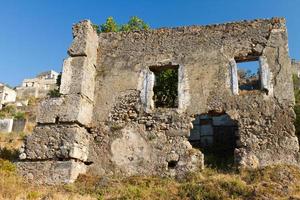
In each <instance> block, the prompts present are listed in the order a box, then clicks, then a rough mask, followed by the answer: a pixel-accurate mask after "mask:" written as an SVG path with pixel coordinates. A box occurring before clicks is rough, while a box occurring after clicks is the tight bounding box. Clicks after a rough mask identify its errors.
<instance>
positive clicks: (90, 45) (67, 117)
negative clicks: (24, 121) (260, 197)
mask: <svg viewBox="0 0 300 200" xmlns="http://www.w3.org/2000/svg"><path fill="white" fill-rule="evenodd" d="M73 35H74V40H73V43H72V45H71V47H70V49H69V51H68V53H69V55H70V56H69V57H68V58H67V59H66V60H65V61H64V67H63V74H62V85H61V88H60V92H61V93H62V94H63V95H62V96H61V97H60V98H53V99H46V100H45V101H43V102H42V103H41V104H40V107H39V114H38V117H37V122H38V126H37V127H36V128H35V131H34V133H33V134H32V135H31V136H30V137H28V138H27V140H26V143H25V147H24V148H23V149H22V150H21V152H22V154H21V156H20V158H22V160H23V161H22V162H19V163H18V166H19V169H21V170H20V172H21V173H22V174H24V176H25V177H27V178H29V179H34V180H35V181H36V182H38V183H48V184H55V183H66V182H72V181H74V180H75V179H76V177H77V176H78V174H79V173H89V174H95V175H105V176H112V175H121V176H131V175H159V176H173V177H179V178H180V177H183V176H184V175H185V174H186V173H188V172H192V171H195V170H199V169H201V168H203V160H204V158H203V154H202V153H201V152H200V150H198V149H194V148H193V147H192V146H191V144H190V143H189V142H188V137H189V135H190V130H191V129H192V121H193V120H194V117H195V116H197V115H201V114H205V113H208V112H210V111H213V112H219V113H226V114H227V115H228V116H229V117H230V118H231V119H232V120H234V121H235V122H237V124H238V129H239V131H238V133H237V135H236V138H237V141H236V144H237V146H236V148H235V152H234V153H235V162H236V164H237V165H239V166H241V167H260V166H266V165H271V164H282V163H284V164H292V165H299V145H298V139H297V137H296V136H295V134H294V126H293V120H294V119H295V114H294V111H293V105H294V96H293V83H292V70H291V61H290V59H289V55H288V49H287V33H286V26H285V20H284V19H281V18H273V19H270V20H254V21H243V22H238V23H227V24H220V25H211V26H190V27H180V28H173V29H157V30H151V31H135V32H120V33H101V34H99V35H97V34H96V32H95V31H94V30H93V28H92V24H91V22H90V21H82V22H80V23H78V24H76V25H75V26H74V27H73ZM249 60H259V62H260V77H261V83H260V85H261V89H260V90H256V91H251V92H246V93H245V92H242V91H240V90H239V87H238V81H239V79H238V76H237V64H236V63H237V62H241V61H249ZM170 65H176V66H179V71H178V72H179V77H178V78H179V80H178V101H179V106H178V108H168V109H166V108H155V107H154V104H153V85H154V82H155V77H154V75H153V73H152V72H151V71H150V67H153V66H155V67H158V68H164V67H165V66H170ZM35 169H41V170H35ZM47 170H50V171H47ZM64 172H66V173H64ZM60 174H61V176H60Z"/></svg>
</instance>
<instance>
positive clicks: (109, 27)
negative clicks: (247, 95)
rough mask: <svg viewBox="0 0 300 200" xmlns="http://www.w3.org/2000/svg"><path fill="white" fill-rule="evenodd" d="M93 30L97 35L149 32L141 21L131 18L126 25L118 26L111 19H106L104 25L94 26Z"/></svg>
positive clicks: (135, 17)
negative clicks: (121, 32)
mask: <svg viewBox="0 0 300 200" xmlns="http://www.w3.org/2000/svg"><path fill="white" fill-rule="evenodd" d="M93 27H94V29H95V30H96V31H97V33H108V32H120V31H127V32H128V31H140V30H149V29H150V27H149V25H148V24H146V23H145V22H144V21H143V20H142V19H140V18H138V17H137V16H133V17H131V18H130V20H129V21H128V22H127V23H126V24H122V25H119V24H118V23H117V22H116V21H115V20H114V18H113V17H108V18H107V19H106V22H105V23H104V24H101V25H100V26H98V25H96V24H94V25H93Z"/></svg>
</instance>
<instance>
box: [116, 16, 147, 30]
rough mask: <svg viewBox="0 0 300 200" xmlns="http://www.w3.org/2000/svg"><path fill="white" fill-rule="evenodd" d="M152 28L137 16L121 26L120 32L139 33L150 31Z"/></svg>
mask: <svg viewBox="0 0 300 200" xmlns="http://www.w3.org/2000/svg"><path fill="white" fill-rule="evenodd" d="M149 29H150V27H149V25H148V24H146V23H145V22H144V21H143V20H142V19H140V18H138V17H137V16H133V17H131V18H130V20H129V21H128V23H127V24H124V25H122V26H121V29H120V31H139V30H149Z"/></svg>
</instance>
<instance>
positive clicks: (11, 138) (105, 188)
mask: <svg viewBox="0 0 300 200" xmlns="http://www.w3.org/2000/svg"><path fill="white" fill-rule="evenodd" d="M16 138H18V139H16ZM21 139H22V136H19V135H7V134H6V135H3V134H0V144H2V151H0V200H1V199H9V200H10V199H25V200H26V199H28V200H33V199H44V200H50V199H54V200H61V199H63V200H64V199H74V200H75V199H76V200H77V199H79V200H80V199H82V200H92V199H97V200H100V199H111V200H113V199H143V200H159V199H168V200H169V199H170V200H172V199H173V200H179V199H186V200H187V199H193V200H205V199H244V200H249V199H250V200H251V199H299V200H300V169H299V168H297V167H293V166H270V167H265V168H262V169H256V170H242V171H240V172H239V173H237V172H234V171H232V172H230V171H229V172H220V171H217V170H215V169H211V168H206V169H205V170H203V171H202V172H197V173H193V174H190V175H188V176H187V177H186V179H185V180H181V181H177V180H174V179H169V178H158V177H129V178H123V179H120V178H106V177H92V176H88V175H81V176H80V177H79V178H78V180H77V181H76V182H75V183H74V184H69V185H64V186H56V187H50V186H36V185H34V184H31V183H26V182H25V181H24V180H22V178H21V177H19V176H18V175H17V174H16V169H15V166H14V164H13V163H12V162H10V161H9V160H14V156H15V151H16V149H15V147H16V146H18V145H20V144H19V142H20V140H21ZM1 142H2V143H1ZM3 147H5V149H6V150H4V151H3V149H4V148H3Z"/></svg>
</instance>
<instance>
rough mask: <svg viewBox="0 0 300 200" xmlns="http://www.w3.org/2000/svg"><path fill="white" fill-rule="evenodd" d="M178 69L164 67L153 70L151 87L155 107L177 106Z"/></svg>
mask: <svg viewBox="0 0 300 200" xmlns="http://www.w3.org/2000/svg"><path fill="white" fill-rule="evenodd" d="M177 90H178V70H176V69H166V70H163V71H160V72H155V85H154V88H153V92H154V102H155V106H156V107H164V108H175V107H177V106H178V91H177Z"/></svg>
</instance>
